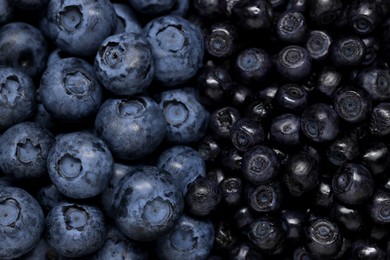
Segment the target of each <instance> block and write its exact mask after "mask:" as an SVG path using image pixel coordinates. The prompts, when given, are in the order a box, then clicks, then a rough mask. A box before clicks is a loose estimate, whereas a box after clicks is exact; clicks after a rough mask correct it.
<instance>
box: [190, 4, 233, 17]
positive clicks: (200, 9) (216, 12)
mask: <svg viewBox="0 0 390 260" xmlns="http://www.w3.org/2000/svg"><path fill="white" fill-rule="evenodd" d="M193 6H194V8H195V10H196V11H197V13H198V14H199V15H200V16H202V17H205V18H216V17H218V16H221V15H222V14H223V11H224V9H225V8H226V6H225V1H224V0H195V1H194V4H193Z"/></svg>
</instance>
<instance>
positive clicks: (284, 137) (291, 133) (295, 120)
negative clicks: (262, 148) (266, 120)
mask: <svg viewBox="0 0 390 260" xmlns="http://www.w3.org/2000/svg"><path fill="white" fill-rule="evenodd" d="M300 129H301V119H300V117H299V116H296V115H294V114H290V113H287V114H282V115H280V116H277V117H275V118H274V119H273V120H272V122H271V127H270V131H269V139H270V141H271V142H272V143H275V144H280V145H288V146H294V145H298V144H300Z"/></svg>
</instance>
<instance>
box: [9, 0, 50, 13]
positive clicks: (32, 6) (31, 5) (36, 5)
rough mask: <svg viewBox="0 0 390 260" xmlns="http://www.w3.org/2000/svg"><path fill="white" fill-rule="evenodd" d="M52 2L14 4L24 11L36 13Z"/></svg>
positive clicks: (30, 0) (29, 0)
mask: <svg viewBox="0 0 390 260" xmlns="http://www.w3.org/2000/svg"><path fill="white" fill-rule="evenodd" d="M49 1H50V0H12V4H13V5H14V6H17V7H18V8H20V9H23V10H29V11H36V10H40V9H42V8H45V6H46V5H47V4H48V3H49Z"/></svg>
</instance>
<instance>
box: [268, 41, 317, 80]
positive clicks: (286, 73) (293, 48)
mask: <svg viewBox="0 0 390 260" xmlns="http://www.w3.org/2000/svg"><path fill="white" fill-rule="evenodd" d="M275 63H276V68H277V70H278V72H279V74H280V75H281V76H283V77H285V78H286V79H288V80H290V81H293V82H298V81H301V80H303V79H305V78H307V77H308V76H309V75H310V72H311V67H312V65H311V64H312V59H311V56H310V53H309V52H308V50H307V49H305V48H303V47H300V46H297V45H290V46H287V47H285V48H283V49H282V50H281V51H280V52H279V54H278V55H277V57H276V61H275Z"/></svg>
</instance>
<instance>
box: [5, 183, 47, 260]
mask: <svg viewBox="0 0 390 260" xmlns="http://www.w3.org/2000/svg"><path fill="white" fill-rule="evenodd" d="M0 216H1V217H0V234H1V239H0V258H1V259H13V258H16V257H19V256H21V255H24V254H26V253H27V252H28V251H30V250H31V249H33V248H34V247H35V245H36V244H37V243H38V242H39V239H40V237H41V233H42V232H43V227H44V221H45V219H44V215H43V211H42V208H41V207H40V206H39V204H38V202H37V201H36V200H35V199H34V198H33V197H32V196H31V195H30V194H29V193H27V192H26V191H25V190H22V189H19V188H14V187H1V188H0Z"/></svg>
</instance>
